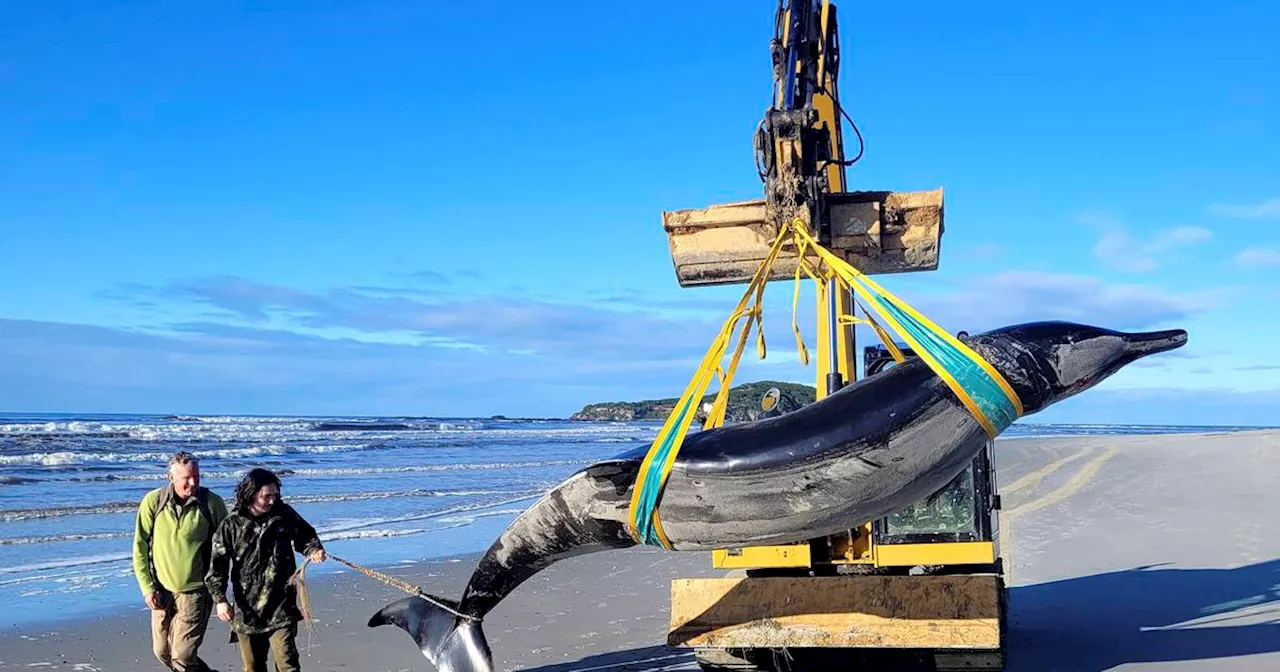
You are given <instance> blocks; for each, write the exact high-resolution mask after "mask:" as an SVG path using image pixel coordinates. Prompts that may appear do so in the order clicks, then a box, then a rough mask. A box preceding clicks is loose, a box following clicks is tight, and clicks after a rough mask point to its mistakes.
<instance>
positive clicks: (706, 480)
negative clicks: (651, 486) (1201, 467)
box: [369, 322, 1187, 672]
mask: <svg viewBox="0 0 1280 672" xmlns="http://www.w3.org/2000/svg"><path fill="white" fill-rule="evenodd" d="M1186 341H1187V334H1186V332H1185V331H1182V330H1173V331H1160V332H1151V333H1121V332H1117V331H1111V330H1107V329H1101V328H1097V327H1090V326H1085V325H1079V324H1072V323H1065V322H1037V323H1031V324H1023V325H1017V326H1012V327H1006V328H1003V329H999V330H995V331H991V332H988V333H985V334H980V335H977V336H970V337H967V338H966V339H965V343H966V345H968V346H969V347H970V348H972V349H973V350H974V351H976V352H977V353H978V354H980V355H981V356H982V357H983V358H984V359H986V360H987V361H988V362H989V363H990V364H991V365H992V366H993V367H994V368H995V369H996V370H998V371H999V372H1000V374H1002V375H1003V376H1004V378H1005V379H1006V381H1007V382H1008V383H1009V385H1010V386H1011V387H1012V388H1013V390H1014V392H1016V394H1017V396H1018V397H1019V400H1020V401H1021V404H1022V407H1023V414H1024V415H1026V414H1031V413H1035V412H1037V411H1040V410H1042V409H1044V408H1046V407H1048V406H1049V405H1050V404H1053V403H1056V402H1059V401H1062V400H1063V399H1066V398H1068V397H1070V396H1073V395H1075V394H1078V393H1080V392H1082V391H1084V390H1086V389H1088V388H1090V387H1092V386H1094V385H1096V384H1097V383H1098V382H1100V381H1102V380H1103V379H1105V378H1107V377H1108V376H1110V375H1111V374H1113V373H1115V372H1116V371H1118V370H1119V369H1120V368H1122V367H1124V366H1125V365H1127V364H1129V363H1130V362H1133V361H1134V360H1136V359H1138V358H1140V357H1143V356H1146V355H1150V354H1154V353H1158V352H1164V351H1167V350H1172V349H1174V348H1177V347H1180V346H1182V345H1183V344H1184V343H1186ZM987 440H988V435H987V433H986V432H985V431H984V429H983V428H982V426H981V425H980V424H979V423H978V421H977V420H976V419H975V418H974V416H973V415H972V414H971V413H970V412H969V411H968V410H967V409H966V408H965V407H964V406H963V405H962V403H961V402H960V400H959V399H958V398H957V397H956V396H955V394H954V393H953V392H952V391H951V390H950V388H948V387H947V386H946V384H945V383H944V382H943V381H942V379H941V378H939V377H938V376H937V375H936V374H935V373H934V372H933V371H932V370H931V369H930V368H929V367H928V366H927V365H926V364H925V363H924V362H923V361H922V360H919V359H910V360H908V361H906V362H904V363H903V364H900V365H899V366H897V367H894V368H892V369H890V370H888V371H885V372H883V373H879V374H877V375H875V376H872V377H870V378H866V379H864V380H861V381H859V382H857V383H856V384H853V385H850V386H848V387H845V388H843V389H841V390H840V391H839V392H836V393H835V394H832V395H830V396H828V397H826V398H824V399H822V400H820V401H817V402H815V403H813V404H809V405H808V406H805V407H803V408H801V409H799V410H796V411H794V412H791V413H788V414H786V415H783V416H780V417H775V418H767V419H762V420H757V421H755V422H751V423H745V424H740V425H734V426H729V427H722V428H718V429H713V430H708V431H703V432H697V433H693V434H690V435H689V436H688V437H687V438H686V439H685V441H684V444H683V447H682V448H681V450H680V453H679V456H678V458H677V459H676V462H675V465H674V468H673V469H672V471H671V474H670V476H669V478H668V480H667V484H666V487H665V490H664V491H663V493H662V499H661V504H660V509H659V513H660V516H661V523H662V528H663V530H664V532H665V534H666V537H667V539H668V540H669V542H670V543H671V545H672V546H673V548H674V549H675V550H681V551H683V550H697V551H705V550H710V549H714V548H724V547H740V546H754V545H763V544H781V543H789V542H798V541H804V540H808V539H814V538H817V537H821V536H825V535H828V534H835V533H838V532H841V531H843V530H847V529H849V528H850V527H852V526H856V525H860V524H862V523H864V522H866V521H869V520H875V519H877V518H880V517H882V516H885V515H888V514H891V513H893V512H895V511H898V510H901V509H903V508H906V507H907V506H910V505H911V504H913V503H914V502H917V501H919V500H921V499H923V498H924V497H927V496H929V495H931V494H933V493H934V492H936V491H937V490H939V489H940V488H942V487H943V486H945V485H946V484H947V483H948V482H950V481H951V480H952V479H953V478H955V477H956V476H957V475H958V474H959V473H960V472H961V471H963V470H964V468H965V467H966V466H967V465H968V464H969V463H970V462H971V461H972V460H973V458H974V457H975V456H976V455H977V453H978V451H980V450H982V449H983V447H984V446H985V445H986V442H987ZM647 451H648V446H647V445H645V446H639V447H637V448H636V449H635V450H633V451H631V452H628V453H625V454H623V455H620V456H618V457H616V458H613V459H609V460H605V461H602V462H598V463H596V464H593V465H591V466H588V467H586V468H584V469H582V470H581V471H579V472H577V473H576V474H574V475H572V476H570V477H569V478H568V479H566V480H565V481H564V482H562V483H560V484H559V485H558V486H556V487H555V488H553V489H552V490H551V491H550V492H548V493H547V494H546V495H545V496H544V497H542V498H541V499H540V500H539V501H538V502H537V503H535V504H534V505H533V506H531V507H530V508H529V509H527V510H526V511H524V513H522V514H521V515H520V516H519V517H517V518H516V519H515V520H514V521H512V523H511V525H510V526H508V527H507V529H506V530H505V531H503V533H502V534H501V535H500V536H499V538H498V539H497V541H495V542H494V543H493V545H492V546H491V547H490V548H489V550H488V552H487V553H486V554H485V555H484V557H483V558H481V560H480V563H479V565H478V566H477V568H476V570H475V572H474V573H473V574H472V576H471V580H470V582H469V583H468V585H467V588H466V590H465V591H464V593H463V595H462V598H461V601H460V602H453V601H451V600H446V599H442V598H434V597H433V599H432V600H431V601H429V600H427V599H423V598H422V597H409V598H406V599H402V600H398V601H396V602H393V603H391V604H389V605H387V606H386V607H384V608H383V609H382V610H381V611H379V612H378V613H377V614H375V615H374V616H373V617H372V618H371V619H370V621H369V625H370V626H371V627H376V626H379V625H385V624H392V625H396V626H399V627H401V628H403V629H404V630H406V631H407V632H408V633H409V634H410V635H411V636H412V637H413V638H414V640H415V641H416V642H417V644H418V646H419V648H420V649H421V650H422V653H423V655H425V656H426V657H427V658H428V659H429V660H430V661H431V662H432V663H433V664H434V665H435V666H436V668H437V669H439V670H440V671H441V672H473V671H479V672H488V671H489V670H492V669H493V663H492V658H491V654H490V651H489V646H488V643H487V642H486V641H485V638H484V633H483V631H482V630H481V627H480V624H481V619H483V617H484V615H485V614H487V613H488V612H489V611H490V610H491V609H493V608H494V607H495V606H496V605H497V604H498V603H499V602H500V601H501V600H502V599H503V598H505V597H506V596H507V595H508V594H510V593H511V592H512V591H513V590H515V588H516V587H517V586H519V585H520V584H521V583H522V582H523V581H525V580H526V579H528V578H529V577H531V576H533V575H534V574H536V573H538V572H539V571H541V570H543V569H545V568H546V567H547V566H549V565H551V564H552V563H555V562H557V561H559V560H563V559H565V558H570V557H573V556H577V555H582V554H586V553H592V552H596V551H603V550H609V549H621V548H627V547H630V546H634V545H635V544H636V541H635V540H634V539H633V538H632V536H631V534H630V532H629V528H628V510H629V505H630V502H631V491H632V486H633V485H634V483H635V481H636V477H637V473H638V469H639V466H640V464H641V461H642V460H643V459H644V456H645V454H646V452H647Z"/></svg>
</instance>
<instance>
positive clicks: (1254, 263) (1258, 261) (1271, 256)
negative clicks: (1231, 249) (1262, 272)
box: [1236, 247, 1280, 269]
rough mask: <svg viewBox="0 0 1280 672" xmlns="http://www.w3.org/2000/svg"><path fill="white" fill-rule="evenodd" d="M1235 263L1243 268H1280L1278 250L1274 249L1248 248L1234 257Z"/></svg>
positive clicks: (1279, 253)
mask: <svg viewBox="0 0 1280 672" xmlns="http://www.w3.org/2000/svg"><path fill="white" fill-rule="evenodd" d="M1236 263H1237V264H1239V265H1240V266H1241V267H1243V268H1252V269H1257V268H1270V267H1272V266H1280V249H1277V248H1274V247H1250V248H1246V249H1244V250H1241V251H1240V254H1237V255H1236Z"/></svg>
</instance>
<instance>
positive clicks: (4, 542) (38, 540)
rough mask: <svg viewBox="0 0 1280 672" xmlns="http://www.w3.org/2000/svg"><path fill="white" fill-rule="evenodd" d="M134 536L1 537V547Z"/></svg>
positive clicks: (102, 533) (117, 534)
mask: <svg viewBox="0 0 1280 672" xmlns="http://www.w3.org/2000/svg"><path fill="white" fill-rule="evenodd" d="M132 536H133V532H84V533H80V534H74V533H73V534H46V535H42V536H37V537H0V546H15V545H18V544H51V543H57V542H61V541H89V540H94V539H122V538H126V537H132Z"/></svg>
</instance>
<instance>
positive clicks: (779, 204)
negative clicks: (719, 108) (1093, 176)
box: [663, 0, 1007, 670]
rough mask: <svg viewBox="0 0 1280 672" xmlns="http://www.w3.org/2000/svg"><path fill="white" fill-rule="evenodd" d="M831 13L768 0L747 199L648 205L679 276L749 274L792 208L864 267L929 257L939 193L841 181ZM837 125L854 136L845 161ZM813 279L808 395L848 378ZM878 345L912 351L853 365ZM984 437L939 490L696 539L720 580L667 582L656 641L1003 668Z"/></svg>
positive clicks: (761, 662) (756, 658)
mask: <svg viewBox="0 0 1280 672" xmlns="http://www.w3.org/2000/svg"><path fill="white" fill-rule="evenodd" d="M836 16H837V15H836V6H835V5H834V4H833V3H831V2H829V0H782V1H780V2H779V4H778V7H777V14H776V17H775V31H774V35H773V39H772V40H771V42H770V50H771V54H772V63H773V84H774V87H773V92H774V95H773V99H772V101H771V102H770V107H769V109H768V110H767V112H766V114H765V117H764V118H763V119H762V120H761V122H760V124H759V126H758V128H757V130H756V134H755V143H754V144H755V154H756V163H757V169H758V171H759V173H760V178H761V180H762V182H763V184H764V198H762V199H759V200H753V201H746V202H739V203H730V204H724V205H714V206H710V207H704V208H696V209H688V210H677V211H668V212H664V213H663V228H664V230H665V233H666V235H667V238H668V243H669V246H670V250H671V257H672V261H673V264H674V267H675V271H676V277H677V280H678V281H679V283H680V285H681V286H683V287H695V286H704V285H724V284H739V283H747V282H750V281H752V280H753V278H754V276H755V274H756V273H757V270H758V269H760V268H762V265H761V264H762V262H764V261H765V260H766V258H767V257H770V241H772V240H773V239H774V237H775V235H776V234H777V232H778V231H779V229H780V228H781V227H782V226H783V225H784V223H788V222H794V221H796V220H799V221H800V222H802V223H803V225H804V226H805V227H806V228H807V230H808V232H809V233H810V234H811V235H812V236H813V237H814V238H815V239H816V240H817V241H818V242H819V243H820V244H822V245H823V246H824V247H826V248H827V249H828V250H830V251H831V252H833V253H835V254H836V255H838V256H839V257H840V258H841V259H843V260H844V261H846V262H848V263H849V264H850V265H852V266H853V267H854V268H857V269H859V270H860V271H861V272H863V273H865V274H868V275H872V274H887V273H908V272H921V271H930V270H935V269H936V268H937V266H938V260H939V252H940V244H941V237H942V233H943V226H942V220H943V209H942V190H941V189H936V190H931V191H918V192H892V191H855V190H850V189H848V182H847V169H848V168H849V167H850V166H852V165H853V164H855V163H856V162H857V161H858V159H859V158H861V156H862V154H863V139H862V136H861V134H860V133H859V132H858V129H857V127H856V125H854V124H853V121H852V119H850V117H849V115H848V114H847V113H846V111H845V109H844V107H843V106H842V104H841V101H840V96H839V87H838V78H839V66H840V47H839V39H838V32H839V31H838V24H837V20H836ZM842 119H843V120H848V121H849V126H850V128H851V129H852V130H853V131H854V135H855V137H856V139H857V141H858V151H857V153H856V154H855V155H854V156H853V158H846V151H845V136H844V123H843V121H842ZM802 254H803V251H802V250H795V249H791V250H784V251H783V252H782V253H780V254H777V255H776V258H770V262H771V264H772V265H771V266H769V270H768V273H769V275H768V278H767V280H768V281H774V280H792V279H793V278H796V277H799V276H798V272H797V267H798V266H801V265H802V262H801V255H802ZM766 265H768V264H766ZM814 284H815V288H816V292H815V293H816V295H817V296H816V299H817V307H818V320H817V334H816V337H817V344H818V348H817V356H816V357H815V358H814V361H815V363H816V366H815V368H816V387H817V398H819V399H821V398H823V397H824V396H826V395H828V394H831V393H833V392H835V391H836V390H838V389H840V388H841V387H842V386H844V385H846V384H850V383H852V382H855V381H856V380H857V373H858V372H857V361H856V359H855V352H856V340H855V331H854V325H853V324H852V323H851V322H853V321H852V320H849V319H848V316H851V315H853V314H854V310H853V308H854V300H853V299H854V297H853V296H851V295H850V293H849V291H848V290H847V289H842V288H841V287H840V286H838V285H837V284H835V283H834V282H822V281H819V282H815V283H814ZM894 349H896V350H899V353H894V352H893V350H894ZM895 354H901V355H902V356H908V357H909V356H914V353H912V352H911V351H910V349H909V348H905V347H900V348H899V347H894V348H889V347H886V346H885V345H878V346H873V347H867V348H865V349H864V351H863V359H864V362H863V369H864V371H863V375H864V376H871V375H875V374H876V373H877V372H879V371H881V370H883V369H885V368H887V367H888V366H892V365H893V364H894V363H895V362H896V361H899V358H898V357H895V356H894V355H895ZM774 401H776V400H774ZM769 404H770V402H769V400H765V406H766V407H768V406H769ZM993 447H994V444H993V443H988V445H987V449H986V451H984V452H983V453H982V454H980V455H978V456H977V457H976V458H975V459H974V461H973V463H972V464H971V465H970V466H969V468H968V469H967V470H966V471H964V472H963V473H961V474H960V475H959V476H957V477H956V479H955V480H954V481H952V482H951V483H950V484H948V485H947V486H946V487H945V488H943V489H942V490H940V491H938V492H937V493H935V494H933V495H931V496H930V497H927V498H926V499H924V500H923V501H920V502H918V503H916V504H915V505H913V506H911V507H909V508H908V509H906V510H903V511H899V512H897V513H894V514H893V515H890V516H888V517H886V518H883V519H881V520H875V521H861V522H859V521H851V528H850V529H849V530H848V531H847V532H845V533H842V534H838V535H834V536H829V537H825V538H821V539H813V540H810V541H808V542H805V543H799V544H788V545H782V546H764V547H750V548H725V549H719V550H716V551H714V552H713V553H712V564H713V566H714V567H715V568H720V569H724V570H728V571H727V572H726V575H725V576H723V577H715V578H688V579H683V578H682V579H676V580H674V581H673V582H672V584H671V622H670V628H669V631H668V644H669V645H671V646H676V647H688V648H693V649H694V651H695V657H696V659H697V661H698V663H699V665H700V666H701V667H702V668H703V669H704V670H781V669H806V668H813V669H895V670H905V669H930V670H1000V669H1003V666H1004V643H1005V642H1004V640H1005V623H1006V611H1007V610H1006V601H1005V595H1006V591H1005V583H1004V571H1003V563H1002V559H1001V557H1000V552H999V543H998V536H999V529H998V519H997V512H998V510H999V508H1000V498H999V496H998V494H997V488H996V480H995V464H994V454H993Z"/></svg>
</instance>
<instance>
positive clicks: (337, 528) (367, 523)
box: [316, 492, 542, 535]
mask: <svg viewBox="0 0 1280 672" xmlns="http://www.w3.org/2000/svg"><path fill="white" fill-rule="evenodd" d="M541 496H542V493H541V492H530V493H528V494H526V495H524V496H520V497H510V498H505V499H500V500H494V501H488V502H476V503H474V504H462V505H459V506H454V507H450V508H447V509H441V510H439V511H428V512H425V513H411V514H406V515H403V516H390V517H387V518H369V519H364V520H350V521H345V522H335V523H331V524H329V525H326V526H324V527H323V528H317V529H316V531H317V532H319V533H320V534H325V535H327V534H333V533H337V532H350V531H352V530H363V529H367V528H371V527H377V526H379V525H391V524H395V523H409V522H413V521H417V520H431V519H433V518H447V517H449V516H453V515H457V514H461V513H467V512H470V511H484V510H487V509H492V508H494V507H496V506H506V505H509V504H516V503H519V502H526V501H529V500H532V499H537V498H538V497H541ZM521 510H523V509H521Z"/></svg>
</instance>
